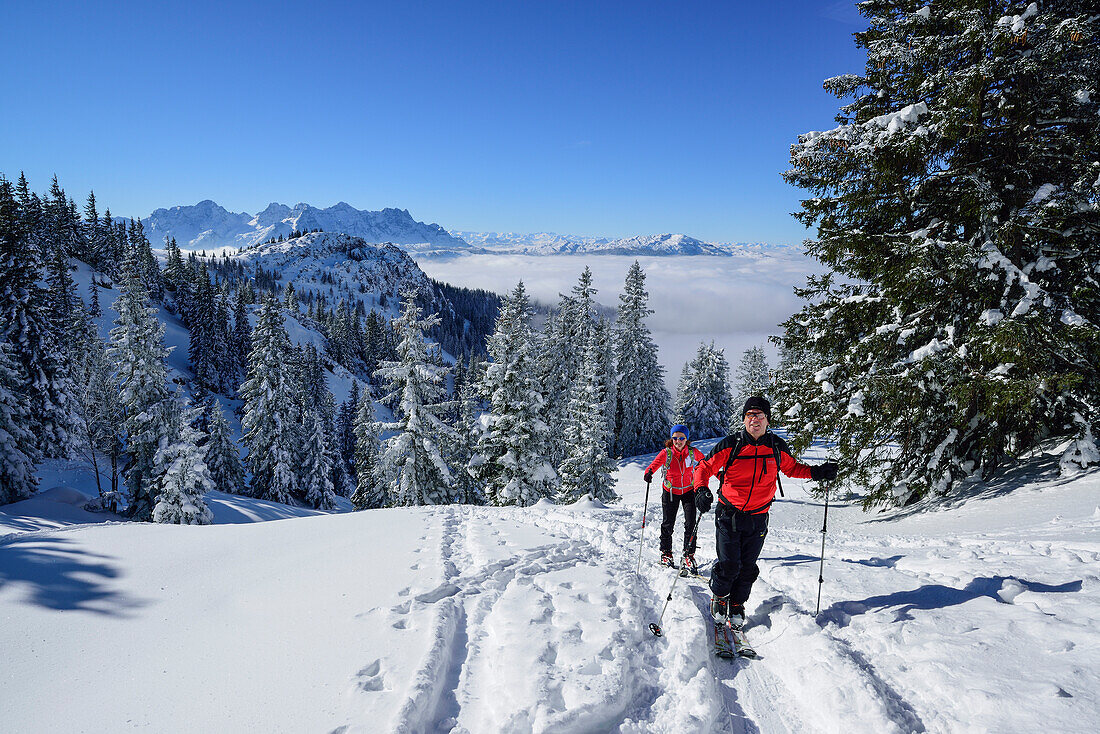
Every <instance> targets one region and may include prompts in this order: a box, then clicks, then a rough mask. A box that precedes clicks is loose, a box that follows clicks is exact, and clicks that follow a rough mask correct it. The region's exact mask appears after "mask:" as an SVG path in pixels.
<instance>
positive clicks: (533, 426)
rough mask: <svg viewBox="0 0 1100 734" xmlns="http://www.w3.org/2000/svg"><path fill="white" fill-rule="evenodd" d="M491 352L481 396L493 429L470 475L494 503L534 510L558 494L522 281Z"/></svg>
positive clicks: (501, 317)
mask: <svg viewBox="0 0 1100 734" xmlns="http://www.w3.org/2000/svg"><path fill="white" fill-rule="evenodd" d="M487 347H488V350H489V357H490V360H491V361H490V363H489V364H488V365H487V367H486V369H485V372H484V374H483V375H482V377H481V381H480V385H479V392H480V393H481V395H482V396H483V397H484V398H485V400H486V401H487V402H488V404H489V416H488V430H486V431H485V432H484V433H483V434H482V435H481V436H480V438H479V439H478V443H477V448H476V450H475V452H474V455H473V457H472V458H471V460H470V471H471V474H472V475H473V477H474V479H475V480H476V482H477V484H478V485H479V487H480V488H481V491H482V492H484V494H485V497H486V499H487V501H488V502H489V504H492V505H520V506H527V505H532V504H534V503H536V502H538V501H539V500H540V499H542V498H544V497H549V496H550V495H551V494H552V493H553V492H554V491H555V489H556V488H557V475H556V473H555V472H554V468H553V465H552V464H551V463H550V456H549V443H550V429H549V427H548V426H547V424H546V421H545V419H544V417H543V411H544V409H545V408H544V403H543V396H542V391H541V390H540V389H539V383H538V377H537V375H536V372H535V370H536V357H535V334H534V331H533V330H532V328H531V304H530V301H529V300H528V298H527V291H526V289H525V288H524V286H523V282H522V281H520V282H519V284H517V285H516V287H515V289H514V290H513V291H512V292H511V294H509V295H508V296H506V297H505V298H504V299H503V302H502V303H501V308H500V313H499V314H498V316H497V323H496V328H495V330H494V331H493V334H492V335H491V336H490V337H489V340H488V343H487Z"/></svg>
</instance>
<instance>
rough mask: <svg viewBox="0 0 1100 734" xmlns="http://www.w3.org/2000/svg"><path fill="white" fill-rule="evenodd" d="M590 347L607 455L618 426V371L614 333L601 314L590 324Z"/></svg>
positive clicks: (612, 445)
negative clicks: (594, 367) (594, 364)
mask: <svg viewBox="0 0 1100 734" xmlns="http://www.w3.org/2000/svg"><path fill="white" fill-rule="evenodd" d="M590 338H591V340H592V347H591V349H594V350H595V353H594V356H595V359H596V377H597V379H599V381H600V393H601V395H602V396H603V399H602V406H603V419H604V423H605V424H606V426H607V430H606V431H604V442H605V444H604V450H605V451H606V452H607V454H608V455H609V456H612V455H613V451H614V449H615V433H616V429H617V428H618V423H617V421H616V415H617V413H618V402H619V384H618V383H619V380H618V371H617V368H616V366H615V333H614V330H613V329H612V328H611V322H610V321H608V320H607V319H605V318H603V317H602V316H601V317H600V318H598V319H597V320H596V322H595V323H594V324H593V325H592V336H591V337H590Z"/></svg>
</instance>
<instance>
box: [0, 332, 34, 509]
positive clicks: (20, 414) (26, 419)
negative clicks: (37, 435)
mask: <svg viewBox="0 0 1100 734" xmlns="http://www.w3.org/2000/svg"><path fill="white" fill-rule="evenodd" d="M24 383H25V380H24V379H23V377H22V375H20V374H19V365H18V363H17V362H16V361H15V359H14V358H13V357H12V348H11V346H10V345H9V344H8V343H7V342H3V341H0V505H4V504H7V503H8V502H16V501H18V500H23V499H26V498H28V497H30V496H31V495H32V494H34V492H35V490H36V489H37V488H38V480H37V479H36V478H35V475H34V467H35V464H36V463H37V462H38V458H39V454H38V446H37V445H36V444H35V440H34V435H33V434H32V433H31V431H30V426H31V425H32V421H31V420H30V416H29V415H27V406H26V402H25V401H24V400H23V395H22V390H23V384H24Z"/></svg>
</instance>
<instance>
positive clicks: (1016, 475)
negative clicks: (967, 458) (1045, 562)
mask: <svg viewBox="0 0 1100 734" xmlns="http://www.w3.org/2000/svg"><path fill="white" fill-rule="evenodd" d="M1059 461H1060V457H1058V456H1053V455H1050V454H1043V455H1042V456H1038V457H1034V458H1030V459H1027V460H1024V461H1022V462H1021V463H1018V464H1015V465H1012V466H1010V467H1009V468H1008V469H1006V470H1004V471H1001V472H998V473H997V474H996V475H995V476H993V477H992V478H990V479H987V480H982V479H980V478H977V477H972V478H970V479H967V480H964V481H962V482H960V483H959V484H958V485H957V486H956V487H955V488H954V489H952V490H951V492H950V494H947V495H940V494H933V495H930V496H927V497H925V498H924V499H922V500H920V501H918V502H915V503H914V504H912V505H910V506H909V507H904V508H899V509H894V510H891V509H886V510H882V511H881V512H882V515H881V516H880V517H874V518H868V519H867V520H866V522H868V523H879V522H894V521H896V520H899V519H901V518H904V517H911V516H913V515H921V514H924V513H926V512H938V511H940V510H950V509H953V508H956V507H960V506H962V505H964V504H966V503H968V502H973V501H975V500H987V499H993V498H995V497H1001V496H1004V495H1008V494H1011V493H1012V492H1014V491H1016V490H1019V489H1029V488H1033V487H1034V485H1036V484H1042V485H1044V486H1046V487H1057V486H1059V485H1062V484H1068V483H1069V482H1072V481H1075V479H1076V478H1077V477H1067V478H1061V477H1060V476H1059Z"/></svg>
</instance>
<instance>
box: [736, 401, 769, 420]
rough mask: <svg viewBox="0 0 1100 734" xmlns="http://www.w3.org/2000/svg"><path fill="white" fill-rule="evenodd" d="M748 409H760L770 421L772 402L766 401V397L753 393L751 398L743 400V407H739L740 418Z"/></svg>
mask: <svg viewBox="0 0 1100 734" xmlns="http://www.w3.org/2000/svg"><path fill="white" fill-rule="evenodd" d="M750 410H762V411H764V416H765V417H766V418H767V419H768V422H769V423H771V420H772V404H771V403H769V402H768V399H767V398H763V397H760V396H759V395H753V396H752V397H751V398H749V399H748V400H746V401H745V407H744V408H742V409H741V418H742V419H743V418H744V417H745V413H748V412H749V411H750Z"/></svg>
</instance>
